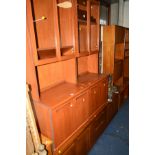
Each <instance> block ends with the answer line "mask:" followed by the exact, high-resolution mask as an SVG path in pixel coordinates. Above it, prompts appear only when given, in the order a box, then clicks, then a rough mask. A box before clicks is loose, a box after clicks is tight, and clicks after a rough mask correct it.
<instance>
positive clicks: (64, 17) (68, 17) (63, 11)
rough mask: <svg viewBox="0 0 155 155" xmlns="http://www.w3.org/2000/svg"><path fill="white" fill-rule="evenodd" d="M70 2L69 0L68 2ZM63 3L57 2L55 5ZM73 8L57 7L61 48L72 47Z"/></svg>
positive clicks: (60, 0) (58, 0)
mask: <svg viewBox="0 0 155 155" xmlns="http://www.w3.org/2000/svg"><path fill="white" fill-rule="evenodd" d="M70 1H71V0H70ZM61 2H64V0H57V3H61ZM72 10H73V7H71V8H60V7H58V17H59V31H60V44H61V47H64V46H71V45H73V28H74V25H73V20H74V19H73V13H72Z"/></svg>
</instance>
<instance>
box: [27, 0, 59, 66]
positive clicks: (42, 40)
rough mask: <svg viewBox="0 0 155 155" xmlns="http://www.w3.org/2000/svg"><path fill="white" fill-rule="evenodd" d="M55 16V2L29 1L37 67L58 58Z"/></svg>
mask: <svg viewBox="0 0 155 155" xmlns="http://www.w3.org/2000/svg"><path fill="white" fill-rule="evenodd" d="M55 16H56V14H55V3H54V1H52V0H44V1H42V0H27V22H28V29H29V35H30V36H29V37H30V40H31V46H32V48H33V56H34V57H35V65H40V64H44V63H48V62H51V61H53V60H54V61H56V60H57V58H58V53H57V48H56V47H57V39H58V38H57V36H56V35H57V34H56V31H55V29H56V26H57V25H56V20H55Z"/></svg>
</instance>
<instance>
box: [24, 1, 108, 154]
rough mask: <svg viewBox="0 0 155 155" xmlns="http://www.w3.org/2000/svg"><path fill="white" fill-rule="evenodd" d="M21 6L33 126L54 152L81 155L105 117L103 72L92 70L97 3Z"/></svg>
mask: <svg viewBox="0 0 155 155" xmlns="http://www.w3.org/2000/svg"><path fill="white" fill-rule="evenodd" d="M66 2H67V3H66ZM26 5H27V6H26V11H27V13H26V19H27V23H26V24H27V25H26V41H27V44H26V47H27V48H26V57H27V59H26V65H27V66H26V81H27V83H28V84H29V85H30V87H31V95H32V100H33V103H34V110H35V113H36V119H37V123H38V127H39V130H40V132H41V134H42V135H44V136H46V137H48V138H49V139H50V140H51V141H52V143H53V145H52V153H53V154H54V155H57V154H63V155H73V154H74V155H82V154H87V152H88V150H90V148H91V147H92V146H93V144H94V143H95V141H96V140H97V138H98V137H99V135H100V134H101V133H102V132H103V130H104V129H105V127H106V125H107V118H108V108H107V96H108V77H107V75H106V74H98V52H99V8H100V3H99V2H98V1H95V0H68V1H65V0H27V1H26Z"/></svg>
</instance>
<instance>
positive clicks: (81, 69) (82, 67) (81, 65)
mask: <svg viewBox="0 0 155 155" xmlns="http://www.w3.org/2000/svg"><path fill="white" fill-rule="evenodd" d="M77 61H78V64H77V65H78V75H80V74H83V73H86V72H88V57H80V58H78V60H77Z"/></svg>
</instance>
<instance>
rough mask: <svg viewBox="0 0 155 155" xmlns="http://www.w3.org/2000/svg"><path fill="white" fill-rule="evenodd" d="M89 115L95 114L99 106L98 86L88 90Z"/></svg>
mask: <svg viewBox="0 0 155 155" xmlns="http://www.w3.org/2000/svg"><path fill="white" fill-rule="evenodd" d="M90 99H91V100H90V114H92V113H93V112H95V110H96V109H97V108H98V105H99V86H98V85H96V86H94V87H92V88H91V90H90Z"/></svg>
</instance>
